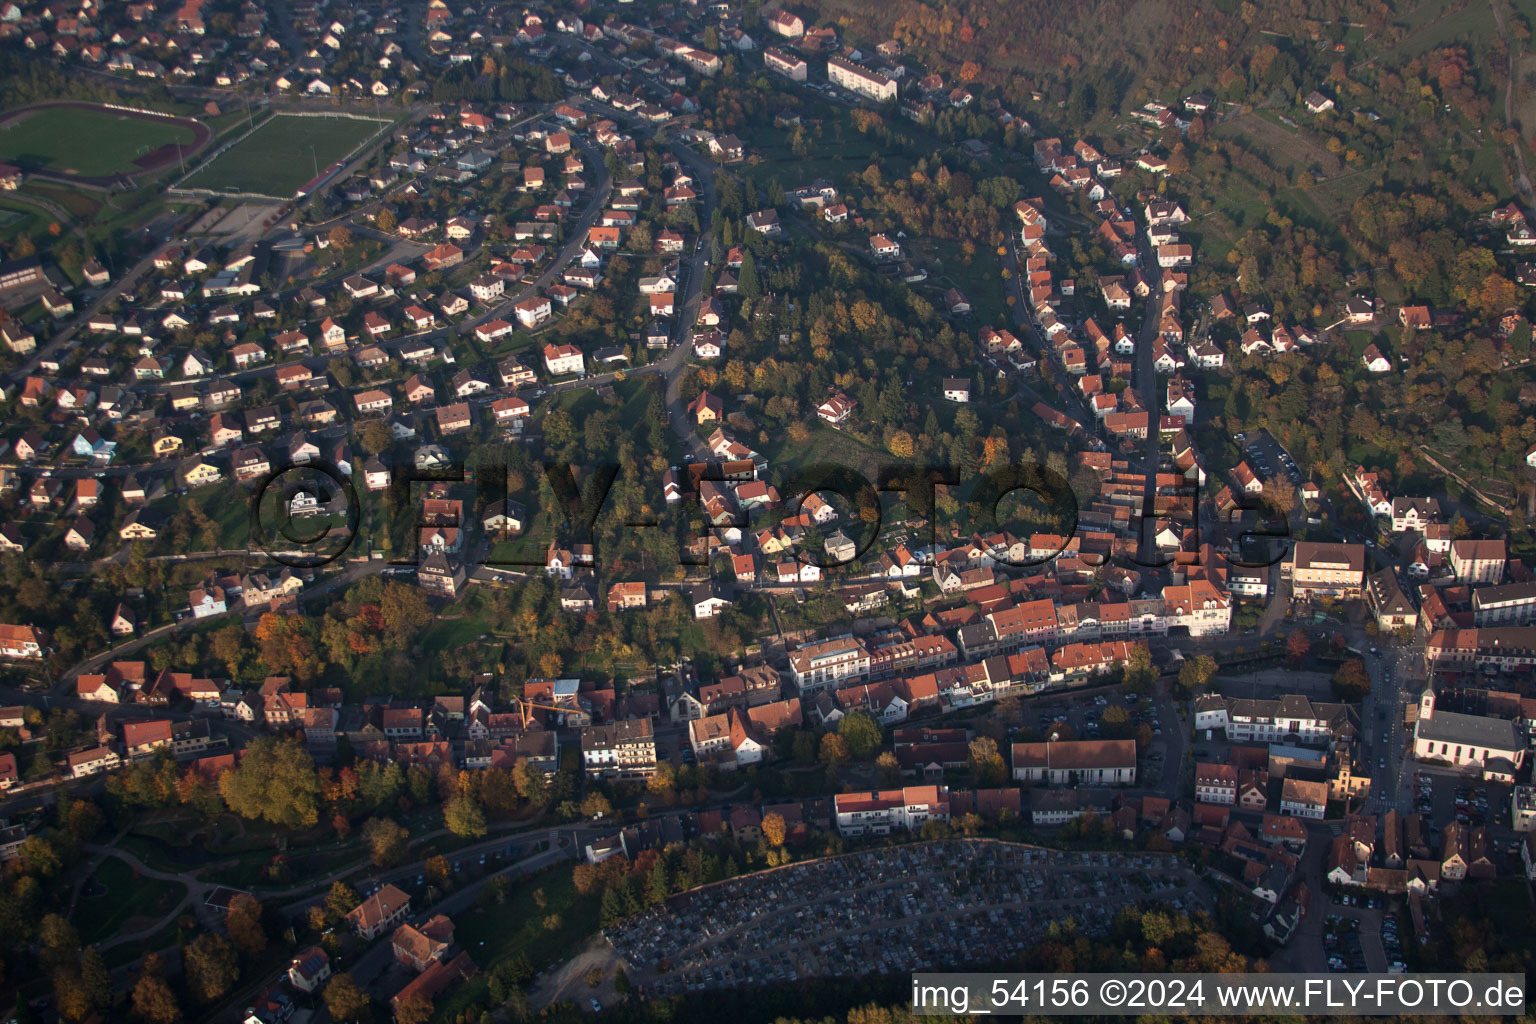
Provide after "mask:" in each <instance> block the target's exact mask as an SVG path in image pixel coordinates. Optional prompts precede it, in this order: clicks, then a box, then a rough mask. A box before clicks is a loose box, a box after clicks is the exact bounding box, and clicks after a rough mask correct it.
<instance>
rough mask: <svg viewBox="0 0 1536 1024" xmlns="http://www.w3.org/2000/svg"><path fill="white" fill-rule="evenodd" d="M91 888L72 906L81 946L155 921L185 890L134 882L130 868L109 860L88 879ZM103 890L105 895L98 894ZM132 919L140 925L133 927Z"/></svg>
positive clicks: (167, 884) (154, 880)
mask: <svg viewBox="0 0 1536 1024" xmlns="http://www.w3.org/2000/svg"><path fill="white" fill-rule="evenodd" d="M90 885H91V888H90V890H89V891H88V892H86V893H83V894H81V896H80V902H79V903H78V904H76V906H75V919H74V925H75V927H76V928H78V929H79V930H80V939H81V941H83V942H86V943H91V942H101V941H103V940H104V939H108V938H111V937H112V936H113V935H114V934H116V933H117V932H119V931H123V930H125V928H132V927H136V926H138V925H142V924H144V923H151V922H153V921H157V920H159V919H160V917H161V916H162V915H164V914H167V913H169V912H170V911H171V910H172V908H174V907H175V906H176V904H177V903H178V902H180V900H181V898H182V897H183V896H185V895H186V892H187V890H186V887H185V886H183V885H180V884H178V883H176V882H164V881H161V880H160V879H157V878H135V877H134V873H133V868H131V867H129V866H128V865H127V864H126V863H125V862H123V861H121V860H118V859H117V858H116V857H109V858H107V859H106V860H105V861H103V862H102V864H101V867H99V868H97V869H96V873H95V874H94V875H92V876H91V880H90ZM103 888H104V889H105V890H106V891H105V892H101V891H99V890H100V889H103ZM133 918H143V919H145V920H144V921H141V922H137V923H134V922H132V919H133Z"/></svg>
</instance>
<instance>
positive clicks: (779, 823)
mask: <svg viewBox="0 0 1536 1024" xmlns="http://www.w3.org/2000/svg"><path fill="white" fill-rule="evenodd" d="M787 835H788V828H787V827H786V826H785V823H784V815H782V814H780V813H779V812H778V811H770V812H768V813H767V814H765V815H763V841H764V842H766V843H767V844H768V845H769V846H783V845H784V840H785V838H786V837H787Z"/></svg>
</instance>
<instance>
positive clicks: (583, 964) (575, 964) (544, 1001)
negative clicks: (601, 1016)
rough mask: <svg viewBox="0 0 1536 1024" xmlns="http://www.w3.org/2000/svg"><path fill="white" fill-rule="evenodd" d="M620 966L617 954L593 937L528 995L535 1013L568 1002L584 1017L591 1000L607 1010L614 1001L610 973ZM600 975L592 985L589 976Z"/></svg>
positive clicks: (620, 960)
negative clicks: (536, 1010) (554, 1004)
mask: <svg viewBox="0 0 1536 1024" xmlns="http://www.w3.org/2000/svg"><path fill="white" fill-rule="evenodd" d="M622 966H624V962H623V960H622V959H621V958H620V957H619V954H618V951H617V950H615V949H614V948H613V945H612V944H611V943H610V942H609V941H608V940H607V939H605V938H602V937H601V936H595V937H593V938H592V939H591V940H590V941H589V942H588V943H587V945H586V947H585V948H584V949H583V950H582V951H581V952H580V953H578V954H576V956H574V957H572V958H571V959H570V960H567V961H566V962H565V963H564V964H561V965H560V966H559V967H555V968H552V969H551V970H550V971H549V973H548V974H546V975H544V976H543V977H541V978H540V979H539V980H538V981H537V982H536V983H535V984H534V987H533V991H532V992H531V993H530V996H531V1000H530V1001H531V1002H532V1004H533V1006H534V1008H535V1009H543V1008H544V1007H546V1006H549V1005H550V1004H552V1003H557V1002H560V1001H561V1000H565V999H569V1000H570V1001H571V1002H573V1003H575V1004H576V1006H577V1007H578V1008H579V1009H581V1010H582V1012H584V1013H591V1012H593V1011H592V1000H594V999H596V1000H597V1001H598V1003H599V1005H601V1006H604V1007H608V1006H611V1005H613V1003H614V1002H616V1001H617V1000H618V993H616V992H615V991H614V988H613V979H614V973H615V972H616V971H617V969H618V968H619V967H622ZM595 973H600V974H601V975H602V978H601V980H600V981H599V982H598V983H597V984H596V985H593V984H592V983H591V981H590V980H589V975H594V974H595Z"/></svg>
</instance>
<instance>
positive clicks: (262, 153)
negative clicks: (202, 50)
mask: <svg viewBox="0 0 1536 1024" xmlns="http://www.w3.org/2000/svg"><path fill="white" fill-rule="evenodd" d="M384 124H385V123H384V122H382V121H377V120H370V119H362V118H354V117H298V116H294V115H289V114H276V115H274V116H273V117H271V118H270V119H269V120H267V121H265V122H263V123H262V124H261V125H260V126H258V127H257V129H256V130H255V131H254V132H252V133H251V134H250V135H247V136H246V137H245V138H244V139H241V140H240V141H239V142H237V143H235V144H234V145H233V146H231V147H230V148H229V149H227V150H225V151H224V152H223V153H220V154H219V155H218V156H216V157H214V158H213V161H212V162H211V163H210V164H208V165H207V166H206V167H202V168H199V169H198V170H197V171H196V172H194V173H193V175H192V176H191V177H190V178H188V179H187V180H186V181H184V182H182V183H181V184H182V185H183V186H184V187H185V188H208V189H214V190H216V191H219V192H253V193H256V194H258V195H265V196H274V197H276V198H278V199H287V198H288V197H290V196H292V195H293V194H294V193H295V192H297V191H298V190H299V189H300V188H301V187H302V186H303V185H304V184H305V183H306V182H308V181H309V180H310V179H311V178H313V177H315V173H316V170H317V169H318V170H320V171H324V170H325V169H326V168H327V167H329V166H330V165H331V164H333V163H335V162H336V161H338V160H340V159H342V158H343V157H345V156H346V155H347V154H348V153H350V152H352V150H353V149H355V148H356V147H357V146H358V145H359V144H360V143H362V142H363V140H365V139H367V138H369V137H370V136H372V135H373V134H374V133H375V132H377V131H378V130H379V129H380V128H383V127H384Z"/></svg>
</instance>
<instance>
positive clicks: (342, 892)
mask: <svg viewBox="0 0 1536 1024" xmlns="http://www.w3.org/2000/svg"><path fill="white" fill-rule="evenodd" d="M362 902H363V901H362V898H361V897H359V896H358V895H357V893H356V892H355V891H354V890H353V888H352V887H351V886H350V885H348V884H347V883H346V882H340V881H338V882H332V883H331V889H330V891H329V892H327V893H326V894H325V912H326V915H327V916H328V917H329V918H330V920H331V921H333V922H335V921H340V920H341V919H342V918H344V917H346V916H347V915H348V914H350V913H352V911H353V910H355V909H356V908H357V906H358V905H359V904H360V903H362Z"/></svg>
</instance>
